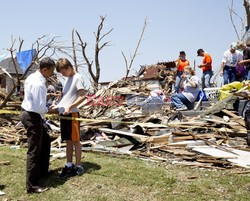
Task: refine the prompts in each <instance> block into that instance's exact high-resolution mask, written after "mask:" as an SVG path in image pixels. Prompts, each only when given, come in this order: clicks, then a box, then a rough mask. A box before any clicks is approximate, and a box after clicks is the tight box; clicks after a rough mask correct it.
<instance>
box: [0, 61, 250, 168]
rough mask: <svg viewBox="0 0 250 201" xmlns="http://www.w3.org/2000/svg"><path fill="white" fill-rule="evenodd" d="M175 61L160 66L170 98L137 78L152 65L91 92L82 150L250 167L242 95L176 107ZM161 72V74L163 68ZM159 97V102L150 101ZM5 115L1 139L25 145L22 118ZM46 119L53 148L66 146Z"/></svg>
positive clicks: (83, 123)
mask: <svg viewBox="0 0 250 201" xmlns="http://www.w3.org/2000/svg"><path fill="white" fill-rule="evenodd" d="M168 65H169V66H168ZM172 65H174V64H173V63H172V64H171V65H170V64H169V62H166V63H164V62H162V63H159V64H157V65H156V66H157V68H161V69H164V70H166V69H167V67H169V69H167V71H169V75H168V76H166V79H165V81H164V82H165V83H166V86H167V87H165V86H164V85H163V87H162V88H160V89H159V90H161V91H162V92H165V93H164V95H165V96H161V95H159V94H158V93H156V94H157V95H156V96H153V95H152V90H149V88H148V85H147V84H145V83H144V82H143V83H141V84H138V83H136V82H135V80H138V78H141V79H142V78H146V77H147V76H149V74H152V71H153V70H152V69H151V68H152V66H150V67H145V72H146V71H147V72H148V73H145V72H144V71H143V70H141V72H140V73H141V74H139V75H138V76H137V78H132V79H129V80H127V81H125V80H119V81H116V82H112V83H110V84H109V86H107V87H104V88H102V89H100V90H99V91H97V92H96V93H95V94H89V95H88V96H87V98H86V100H85V101H84V102H83V103H82V104H81V105H80V106H79V109H80V116H81V118H80V121H81V140H82V141H81V143H82V149H83V150H85V151H98V152H104V153H113V154H114V153H115V154H128V155H132V156H135V157H139V158H143V159H146V160H154V161H160V162H164V163H167V164H179V165H187V166H195V167H206V168H219V169H223V168H233V167H242V168H249V167H250V152H249V147H248V146H247V143H246V138H247V131H246V127H245V122H244V119H243V118H242V117H241V116H239V115H238V114H237V112H235V111H234V110H233V104H234V103H235V101H236V100H238V99H239V97H237V96H234V95H230V96H229V97H228V98H226V99H225V100H223V101H213V102H210V105H211V106H210V107H207V108H200V110H197V111H184V112H176V111H174V110H171V108H170V105H169V95H170V94H169V92H170V87H168V85H170V83H171V82H173V80H174V74H175V71H173V70H171V68H172ZM146 69H147V70H146ZM149 69H151V70H149ZM149 71H151V73H149ZM156 72H157V73H158V74H157V75H160V72H161V70H160V71H159V70H156ZM147 78H149V77H147ZM151 78H152V77H151ZM142 80H143V79H142ZM158 95H159V96H158ZM155 97H156V99H157V101H151V100H153V98H155ZM154 104H157V107H155V105H154ZM145 105H146V106H147V107H145ZM191 113H192V114H193V115H192V116H191V115H190V114H191ZM3 116H4V118H5V119H4V118H3ZM1 117H2V119H1V121H0V123H1V132H0V143H9V144H15V145H24V143H25V142H26V140H27V138H26V136H25V134H24V133H25V130H24V128H23V127H18V126H16V125H17V123H18V117H13V116H8V115H1ZM6 118H9V119H6ZM46 123H47V124H48V125H49V126H48V129H49V131H50V134H51V136H52V137H53V142H52V147H54V148H58V149H61V148H63V147H65V144H64V143H61V140H60V130H59V125H58V119H50V121H47V122H46Z"/></svg>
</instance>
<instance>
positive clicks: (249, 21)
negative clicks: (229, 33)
mask: <svg viewBox="0 0 250 201" xmlns="http://www.w3.org/2000/svg"><path fill="white" fill-rule="evenodd" d="M243 5H244V7H245V12H246V19H247V28H246V29H247V30H248V29H249V28H250V5H249V1H248V0H244V4H243ZM247 30H246V31H247Z"/></svg>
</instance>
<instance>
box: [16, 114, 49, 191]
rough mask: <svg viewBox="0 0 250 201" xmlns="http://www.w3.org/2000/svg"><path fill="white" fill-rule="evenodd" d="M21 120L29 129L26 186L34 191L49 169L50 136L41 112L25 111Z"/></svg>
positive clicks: (28, 189)
mask: <svg viewBox="0 0 250 201" xmlns="http://www.w3.org/2000/svg"><path fill="white" fill-rule="evenodd" d="M20 119H21V122H22V123H23V125H24V127H25V128H26V130H27V137H28V151H27V161H26V188H27V191H32V190H33V189H34V188H35V187H37V186H39V180H40V179H41V178H42V177H44V176H46V174H47V173H48V169H49V157H50V137H49V135H48V133H47V131H46V129H45V128H44V126H43V121H42V118H41V116H40V114H38V113H35V112H27V111H23V112H22V114H21V117H20Z"/></svg>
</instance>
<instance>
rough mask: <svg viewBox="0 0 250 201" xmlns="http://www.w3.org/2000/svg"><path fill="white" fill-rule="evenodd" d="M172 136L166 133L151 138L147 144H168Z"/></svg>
mask: <svg viewBox="0 0 250 201" xmlns="http://www.w3.org/2000/svg"><path fill="white" fill-rule="evenodd" d="M170 135H171V134H170V133H166V134H163V135H159V136H151V137H149V138H148V140H147V142H151V143H154V144H166V143H167V142H168V139H169V136H170Z"/></svg>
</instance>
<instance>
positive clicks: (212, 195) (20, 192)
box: [0, 147, 250, 201]
mask: <svg viewBox="0 0 250 201" xmlns="http://www.w3.org/2000/svg"><path fill="white" fill-rule="evenodd" d="M25 160H26V149H10V148H9V147H0V161H10V162H11V164H10V165H1V166H0V190H1V191H4V192H5V193H6V195H5V196H1V197H0V200H1V199H5V198H7V199H8V200H20V201H21V200H46V201H47V200H53V201H54V200H60V201H62V200H93V201H106V200H107V201H123V200H131V201H134V200H139V201H140V200H143V201H144V200H145V201H146V200H150V201H154V200H164V201H168V200H169V201H170V200H171V201H172V200H180V201H181V200H183V201H184V200H185V201H186V200H216V201H218V200H223V201H224V200H232V201H233V200H249V191H250V176H249V175H248V174H245V175H236V174H232V173H231V170H208V169H198V168H195V169H191V168H188V167H180V166H174V165H168V166H164V165H160V164H158V163H153V162H146V161H142V160H139V159H135V158H132V157H125V156H109V155H105V154H98V153H84V159H83V165H84V168H85V170H86V173H85V174H83V175H82V176H80V177H73V178H71V179H69V180H61V179H59V178H58V177H57V175H58V173H59V172H60V170H61V167H62V166H63V164H64V162H65V159H56V160H54V161H52V162H51V169H54V170H56V172H57V174H56V175H54V176H51V177H50V178H48V179H47V180H45V181H44V182H45V184H46V185H47V186H49V187H50V190H49V191H47V192H45V193H43V194H32V195H29V194H26V191H25ZM190 178H195V179H190Z"/></svg>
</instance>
